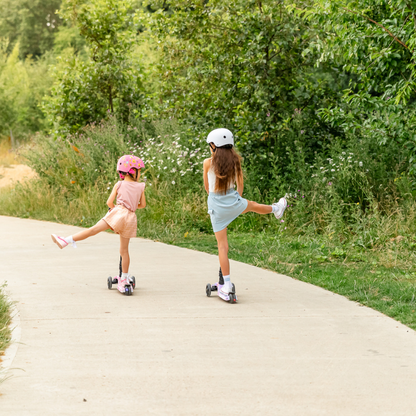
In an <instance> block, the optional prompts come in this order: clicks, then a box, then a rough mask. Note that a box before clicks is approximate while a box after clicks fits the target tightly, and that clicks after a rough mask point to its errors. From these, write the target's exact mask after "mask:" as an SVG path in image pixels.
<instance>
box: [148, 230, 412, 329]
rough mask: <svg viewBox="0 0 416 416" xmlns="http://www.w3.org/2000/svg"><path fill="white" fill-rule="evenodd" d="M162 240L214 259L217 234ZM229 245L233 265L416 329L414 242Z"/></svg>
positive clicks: (277, 239)
mask: <svg viewBox="0 0 416 416" xmlns="http://www.w3.org/2000/svg"><path fill="white" fill-rule="evenodd" d="M155 234H156V233H155ZM148 237H153V238H154V237H156V235H153V236H152V235H150V236H148ZM160 240H161V241H164V242H166V243H169V244H174V245H177V246H180V247H186V248H191V249H195V250H199V251H204V252H207V253H211V254H216V252H217V251H216V242H215V237H214V236H213V235H206V234H196V233H189V234H188V235H187V236H186V237H184V236H183V235H181V236H170V237H168V236H163V235H162V237H161V238H160ZM229 245H230V253H229V257H230V258H231V259H233V260H238V261H241V262H244V263H248V264H252V265H254V266H257V267H262V268H265V269H269V270H273V271H276V272H278V273H282V274H285V275H288V276H291V277H294V278H296V279H298V280H302V281H304V282H308V283H311V284H313V285H316V286H320V287H322V288H324V289H327V290H329V291H331V292H334V293H338V294H340V295H343V296H345V297H347V298H348V299H350V300H353V301H356V302H359V303H360V304H362V305H365V306H368V307H370V308H373V309H375V310H378V311H380V312H382V313H384V314H386V315H388V316H390V317H392V318H394V319H396V320H398V321H400V322H402V323H403V324H405V325H407V326H409V327H410V328H412V329H415V330H416V313H415V311H416V285H415V283H416V268H415V259H416V250H415V249H416V243H415V242H413V241H412V240H410V239H406V238H404V239H402V240H400V241H391V242H390V243H389V244H387V245H386V246H385V247H383V248H380V249H377V250H376V249H365V248H362V247H356V246H351V245H348V244H344V245H342V244H340V243H339V242H336V241H334V240H330V239H328V238H325V237H323V236H321V237H319V236H316V237H313V238H311V237H306V236H302V237H300V236H293V235H280V236H273V235H270V234H268V233H260V234H247V233H236V232H230V233H229Z"/></svg>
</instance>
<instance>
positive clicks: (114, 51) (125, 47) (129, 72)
mask: <svg viewBox="0 0 416 416" xmlns="http://www.w3.org/2000/svg"><path fill="white" fill-rule="evenodd" d="M61 13H62V16H64V17H65V18H66V19H72V22H73V25H74V26H76V27H77V28H78V29H79V32H80V33H81V35H82V36H83V38H84V39H85V43H86V46H87V58H86V59H81V58H80V57H78V56H73V57H72V58H69V59H67V60H66V61H65V63H62V64H61V65H60V66H58V67H55V69H54V72H53V77H54V79H55V82H54V86H53V88H52V96H51V97H50V98H49V99H48V100H47V102H46V105H45V107H44V109H45V111H46V113H47V115H48V119H49V121H50V123H51V125H53V126H54V127H53V130H54V131H55V133H59V134H63V135H65V134H66V133H73V132H76V131H77V130H79V129H80V128H82V127H83V126H85V125H86V124H88V123H92V122H94V121H99V120H101V119H103V118H105V116H106V113H107V111H109V112H111V113H115V114H117V115H118V116H120V117H121V118H122V119H123V120H124V121H127V119H128V116H129V113H130V108H131V106H132V105H133V104H134V106H139V105H140V100H141V96H142V91H141V78H142V73H141V71H140V65H139V62H137V61H136V60H134V59H133V56H132V47H133V43H134V42H135V41H136V39H137V30H138V23H136V22H135V21H134V12H133V10H132V2H131V1H130V0H123V1H115V0H95V1H92V2H82V1H76V0H67V1H65V2H64V4H63V8H62V11H61Z"/></svg>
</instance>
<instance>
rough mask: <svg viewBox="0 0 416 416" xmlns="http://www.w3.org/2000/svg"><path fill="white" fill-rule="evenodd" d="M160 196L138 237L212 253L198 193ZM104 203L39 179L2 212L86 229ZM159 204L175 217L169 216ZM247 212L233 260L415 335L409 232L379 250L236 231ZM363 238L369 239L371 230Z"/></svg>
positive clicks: (360, 241) (15, 193)
mask: <svg viewBox="0 0 416 416" xmlns="http://www.w3.org/2000/svg"><path fill="white" fill-rule="evenodd" d="M149 191H150V190H149ZM158 192H159V193H160V192H163V189H161V190H159V191H155V192H154V193H151V192H149V194H147V200H148V205H149V207H148V208H146V210H144V211H145V212H139V213H138V219H139V220H138V223H139V233H138V234H139V235H140V236H141V237H145V238H149V239H153V240H158V241H162V242H165V243H168V244H174V245H177V246H180V247H186V248H190V249H194V250H199V251H203V252H207V253H212V254H216V253H217V250H216V241H215V236H214V235H213V234H212V232H211V231H209V229H208V228H207V220H206V219H205V216H207V215H206V209H205V205H204V201H203V200H202V199H201V198H200V197H198V196H195V195H188V196H186V195H185V196H183V197H181V198H179V197H178V199H176V197H175V198H173V197H171V198H168V197H167V196H166V195H162V196H160V195H159V194H158ZM106 198H107V194H106V195H103V193H102V192H100V191H99V190H98V188H94V187H91V188H90V189H89V190H88V192H85V191H84V192H79V193H78V194H77V197H70V196H69V195H67V194H65V193H62V192H61V193H60V192H58V191H53V190H51V188H48V187H47V186H46V185H45V183H43V182H42V181H40V180H39V181H32V182H31V184H30V185H17V186H16V187H15V188H14V189H4V190H0V214H3V215H12V216H19V217H23V218H34V219H40V220H49V221H56V222H62V223H65V224H72V225H77V226H86V227H88V226H91V225H93V224H95V222H96V221H97V220H98V219H100V218H101V217H102V216H103V215H104V214H105V212H106V209H105V204H104V201H105V200H106ZM17 200H18V201H19V203H16V201H17ZM163 204H167V205H169V207H168V210H170V211H171V212H175V213H179V214H178V215H172V216H170V217H169V216H168V214H166V212H167V211H166V208H164V207H163ZM164 212H165V214H163V213H164ZM164 215H165V216H164ZM252 215H254V214H247V215H246V216H244V217H243V218H240V219H238V221H235V222H234V223H233V224H232V225H231V226H230V229H229V243H230V258H231V259H234V260H238V261H242V262H244V263H248V264H252V265H254V266H258V267H262V268H266V269H269V270H273V271H276V272H279V273H282V274H286V275H288V276H291V277H294V278H296V279H299V280H302V281H305V282H308V283H311V284H314V285H317V286H321V287H323V288H325V289H327V290H330V291H332V292H335V293H338V294H340V295H343V296H345V297H347V298H348V299H351V300H353V301H356V302H359V303H361V304H363V305H366V306H368V307H371V308H373V309H376V310H378V311H380V312H382V313H384V314H386V315H388V316H390V317H392V318H394V319H396V320H398V321H400V322H402V323H403V324H405V325H407V326H409V327H411V328H413V329H415V330H416V314H415V310H416V285H415V284H416V268H415V260H416V238H415V237H414V236H413V234H412V233H411V232H410V231H409V232H408V233H407V234H406V233H405V232H404V231H405V230H399V232H400V234H401V236H400V237H397V238H395V239H384V240H383V242H382V243H377V244H378V245H377V244H373V243H372V240H371V239H368V238H365V235H364V234H363V236H361V237H360V236H358V238H357V236H355V238H351V239H350V240H346V239H345V236H344V237H343V238H344V240H343V241H341V239H340V238H338V239H337V238H336V237H335V236H334V234H331V235H329V236H328V235H327V236H325V235H300V234H299V231H296V230H290V227H288V230H286V231H284V230H283V228H281V231H280V232H278V233H277V234H276V230H274V231H263V232H241V228H242V224H244V223H246V225H247V224H250V223H251V221H252V218H251V217H252ZM208 222H209V220H208ZM286 223H288V221H286ZM385 226H386V227H388V224H385ZM267 229H268V227H266V230H267ZM201 230H202V232H201ZM370 231H371V230H370ZM365 233H367V234H366V235H370V234H371V233H370V232H369V230H368V229H367V230H366V231H365Z"/></svg>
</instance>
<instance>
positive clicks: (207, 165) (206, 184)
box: [204, 159, 211, 194]
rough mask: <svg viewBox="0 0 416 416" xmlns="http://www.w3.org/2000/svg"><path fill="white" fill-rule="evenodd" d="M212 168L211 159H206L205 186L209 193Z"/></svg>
mask: <svg viewBox="0 0 416 416" xmlns="http://www.w3.org/2000/svg"><path fill="white" fill-rule="evenodd" d="M210 168H211V159H205V160H204V187H205V190H206V191H207V194H209V184H208V171H209V169H210Z"/></svg>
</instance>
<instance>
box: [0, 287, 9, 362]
mask: <svg viewBox="0 0 416 416" xmlns="http://www.w3.org/2000/svg"><path fill="white" fill-rule="evenodd" d="M10 306H11V305H10V301H9V300H8V299H7V298H6V295H5V293H4V285H3V286H0V361H1V356H2V355H4V351H5V350H6V347H7V345H8V344H9V343H10V339H11V330H10V326H9V324H10Z"/></svg>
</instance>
